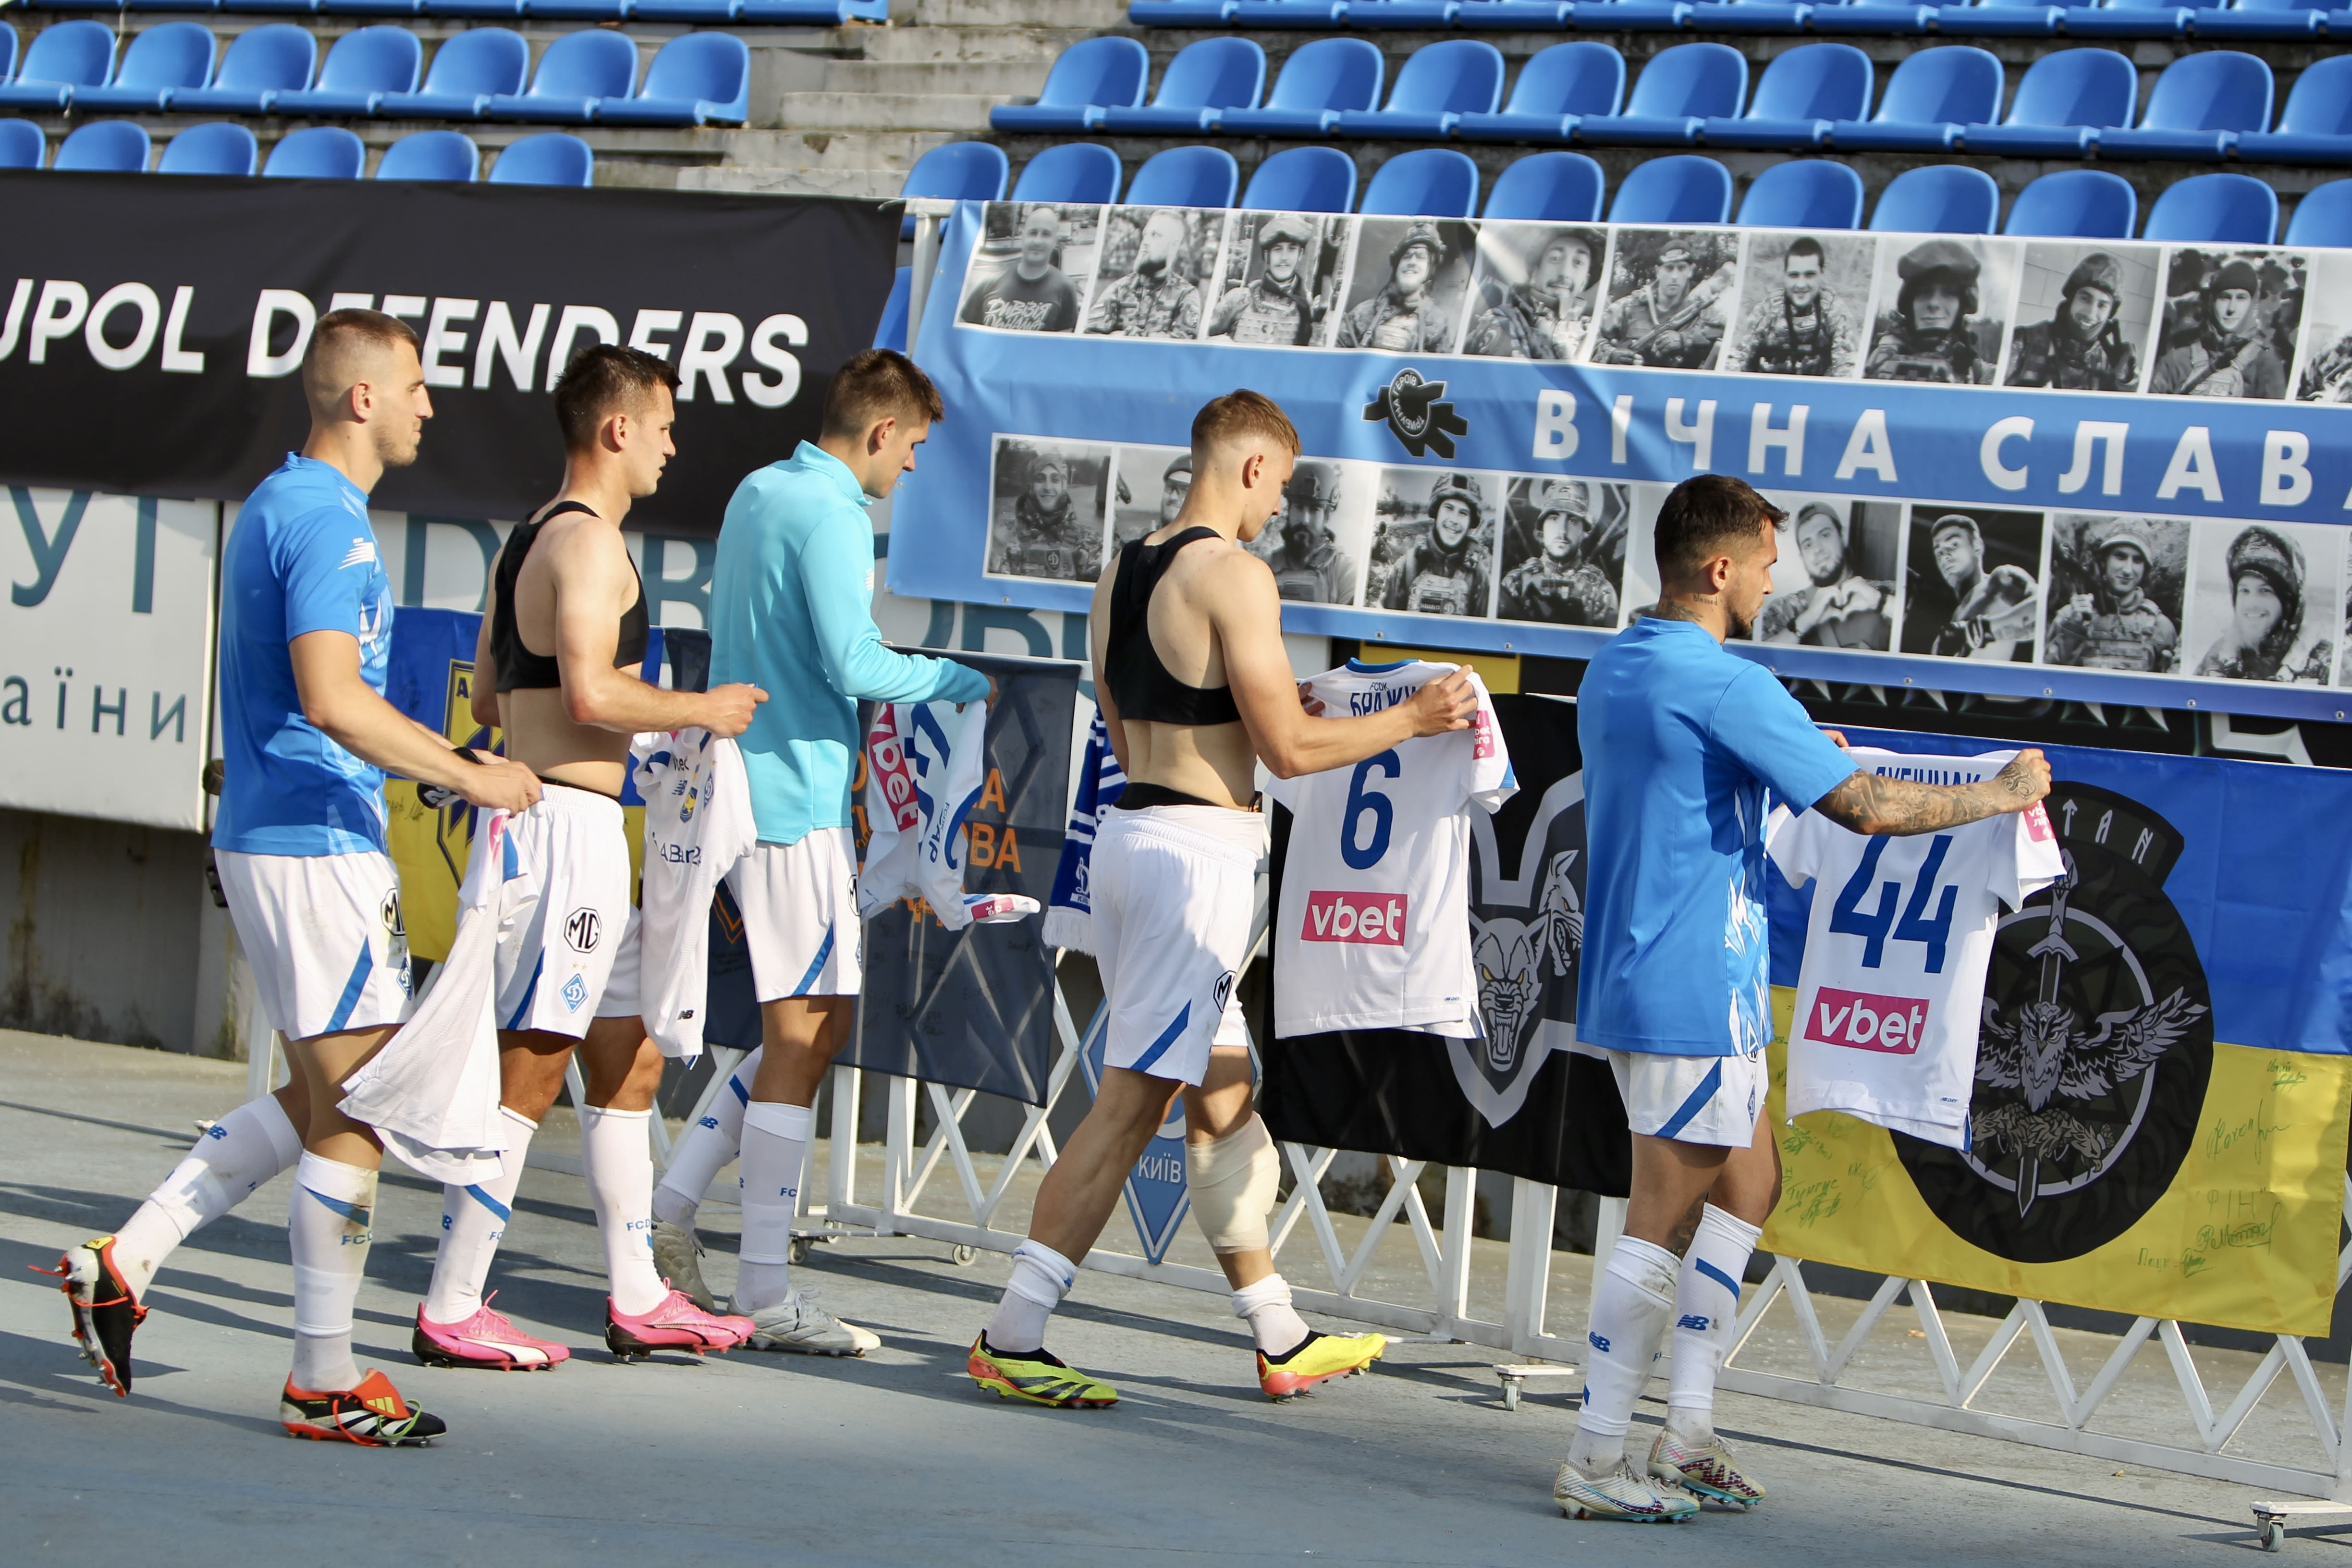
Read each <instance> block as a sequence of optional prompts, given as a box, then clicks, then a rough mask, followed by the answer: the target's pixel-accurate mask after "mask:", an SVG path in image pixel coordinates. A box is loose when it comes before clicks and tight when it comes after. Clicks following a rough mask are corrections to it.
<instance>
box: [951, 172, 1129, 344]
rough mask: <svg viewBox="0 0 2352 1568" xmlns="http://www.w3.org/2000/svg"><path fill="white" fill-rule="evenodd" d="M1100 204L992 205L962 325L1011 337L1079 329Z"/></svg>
mask: <svg viewBox="0 0 2352 1568" xmlns="http://www.w3.org/2000/svg"><path fill="white" fill-rule="evenodd" d="M1102 211H1103V209H1102V208H1100V207H1093V206H1055V205H1053V204H1052V203H1049V202H991V203H990V204H989V205H988V208H987V211H986V213H985V214H984V217H983V225H982V226H983V229H984V233H983V235H982V239H981V242H980V244H979V246H978V247H976V248H974V249H973V251H972V253H971V268H970V269H969V270H968V271H966V273H965V274H964V285H963V302H962V304H961V306H960V307H959V308H958V310H957V311H956V320H958V321H962V322H964V323H965V324H966V325H968V326H974V327H994V328H996V329H998V330H999V331H1010V332H1075V331H1077V330H1078V305H1079V301H1080V300H1083V299H1085V297H1086V292H1087V279H1088V278H1089V277H1090V276H1091V275H1092V273H1093V271H1094V264H1095V251H1096V248H1097V238H1098V236H1099V229H1100V225H1101V220H1102Z"/></svg>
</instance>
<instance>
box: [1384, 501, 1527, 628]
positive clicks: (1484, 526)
mask: <svg viewBox="0 0 2352 1568" xmlns="http://www.w3.org/2000/svg"><path fill="white" fill-rule="evenodd" d="M1381 489H1382V491H1383V494H1382V495H1381V503H1380V512H1381V525H1380V532H1379V536H1378V537H1377V538H1376V539H1375V540H1374V541H1373V544H1372V582H1371V584H1370V590H1369V591H1368V592H1367V593H1366V595H1365V604H1366V607H1368V608H1370V607H1371V606H1373V605H1377V606H1379V607H1380V608H1381V609H1384V610H1408V611H1411V612H1412V613H1414V614H1416V615H1424V616H1481V617H1483V616H1485V615H1486V609H1487V601H1488V598H1489V596H1490V590H1491V589H1492V587H1493V585H1494V581H1495V547H1494V534H1495V525H1494V521H1493V517H1492V514H1491V512H1490V510H1489V509H1488V506H1487V502H1486V489H1485V487H1484V486H1482V485H1481V484H1480V482H1479V480H1478V479H1477V478H1476V477H1475V476H1474V475H1471V474H1463V473H1444V472H1435V473H1433V472H1432V471H1431V470H1429V469H1426V468H1390V469H1387V470H1385V471H1384V472H1383V473H1382V475H1381ZM1416 497H1420V498H1421V499H1420V500H1415V498H1416Z"/></svg>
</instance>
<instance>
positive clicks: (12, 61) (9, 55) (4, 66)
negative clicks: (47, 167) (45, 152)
mask: <svg viewBox="0 0 2352 1568" xmlns="http://www.w3.org/2000/svg"><path fill="white" fill-rule="evenodd" d="M15 75H16V28H14V27H0V81H6V80H7V79H9V78H10V77H13V76H15ZM45 144H46V143H45Z"/></svg>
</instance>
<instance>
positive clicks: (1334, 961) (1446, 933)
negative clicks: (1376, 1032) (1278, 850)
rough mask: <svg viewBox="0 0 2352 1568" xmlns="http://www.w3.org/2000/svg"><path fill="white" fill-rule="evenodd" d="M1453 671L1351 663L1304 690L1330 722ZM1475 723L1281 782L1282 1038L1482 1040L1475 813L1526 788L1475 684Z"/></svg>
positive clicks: (1277, 953)
mask: <svg viewBox="0 0 2352 1568" xmlns="http://www.w3.org/2000/svg"><path fill="white" fill-rule="evenodd" d="M1455 668H1458V667H1457V666H1454V665H1451V664H1432V663H1429V662H1427V661H1425V660H1423V659H1406V660H1403V661H1402V662H1400V663H1396V664H1364V663H1361V662H1360V661H1358V660H1356V659H1349V661H1348V662H1347V663H1346V664H1345V665H1343V666H1341V667H1340V668H1338V669H1331V670H1326V671H1325V672H1324V673H1322V674H1321V675H1318V676H1317V677H1315V679H1313V680H1311V681H1309V682H1308V683H1307V689H1308V693H1309V695H1310V696H1312V697H1314V698H1316V699H1317V700H1319V701H1321V702H1322V704H1323V710H1324V712H1325V713H1326V714H1328V715H1329V716H1330V717H1333V718H1342V719H1344V718H1353V717H1358V716H1360V715H1363V714H1368V713H1378V712H1380V711H1381V710H1384V709H1389V708H1393V707H1395V706H1397V705H1398V704H1399V703H1401V702H1405V701H1409V700H1411V699H1412V694H1413V693H1414V692H1416V691H1418V690H1420V689H1422V687H1423V685H1424V684H1425V683H1427V682H1429V681H1432V680H1435V679H1438V678H1439V677H1441V676H1444V675H1449V674H1451V673H1453V671H1454V669H1455ZM1470 684H1471V687H1472V688H1473V689H1475V691H1476V693H1477V698H1478V708H1477V711H1476V712H1475V714H1474V715H1473V716H1472V719H1471V724H1470V728H1469V729H1467V730H1458V731H1451V732H1449V733H1447V734H1444V735H1423V736H1421V737H1420V738H1418V739H1416V740H1411V741H1407V742H1404V743H1402V745H1399V746H1397V747H1394V748H1393V749H1391V750H1390V751H1385V752H1381V753H1380V755H1378V756H1376V757H1367V758H1365V759H1364V760H1363V761H1362V762H1360V763H1356V764H1355V765H1354V766H1353V767H1346V768H1333V769H1330V770H1329V771H1328V772H1326V773H1307V774H1305V775H1303V776H1301V777H1298V778H1295V779H1276V781H1274V783H1273V784H1272V785H1271V786H1269V787H1270V793H1271V794H1272V795H1273V796H1274V798H1275V799H1276V800H1277V801H1279V802H1281V803H1282V804H1283V805H1286V806H1288V807H1289V808H1290V811H1291V815H1292V817H1293V819H1294V820H1293V821H1292V823H1291V828H1290V849H1289V853H1288V857H1287V858H1286V860H1285V861H1284V863H1283V873H1282V898H1281V904H1280V910H1281V912H1280V917H1279V922H1280V923H1279V924H1278V926H1277V927H1276V930H1275V932H1274V963H1275V969H1276V973H1277V974H1278V976H1279V977H1280V982H1281V983H1280V984H1277V985H1276V987H1275V993H1274V994H1275V1013H1274V1032H1275V1034H1276V1036H1278V1037H1286V1036H1291V1035H1313V1034H1320V1033H1322V1032H1324V1031H1325V1030H1328V1029H1412V1028H1419V1029H1424V1030H1426V1031H1427V1032H1429V1033H1431V1034H1438V1035H1450V1036H1454V1037H1457V1038H1463V1039H1469V1038H1475V1037H1476V1036H1477V1034H1478V1032H1479V1030H1478V981H1477V974H1476V970H1475V966H1474V964H1473V963H1472V960H1471V955H1470V954H1471V949H1470V815H1469V814H1470V809H1471V807H1472V806H1473V805H1475V806H1478V807H1481V808H1483V809H1485V810H1487V811H1493V810H1494V809H1495V808H1496V806H1499V805H1502V804H1503V803H1504V802H1505V801H1507V800H1508V799H1510V798H1511V796H1512V795H1516V794H1517V793H1518V788H1519V786H1518V781H1517V780H1516V779H1515V778H1513V777H1512V776H1511V755H1510V752H1509V751H1508V750H1507V748H1506V747H1505V746H1504V744H1503V731H1502V726H1501V725H1500V724H1498V723H1497V722H1496V719H1495V704H1494V700H1493V699H1492V698H1490V697H1488V696H1487V695H1486V683H1485V682H1483V681H1481V680H1480V679H1478V677H1477V676H1476V674H1475V673H1473V674H1472V675H1471V677H1470Z"/></svg>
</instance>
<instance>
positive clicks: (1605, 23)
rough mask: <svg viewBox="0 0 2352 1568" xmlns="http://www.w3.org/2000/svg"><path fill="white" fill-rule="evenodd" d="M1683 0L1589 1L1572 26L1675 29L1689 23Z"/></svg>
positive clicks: (1610, 29)
mask: <svg viewBox="0 0 2352 1568" xmlns="http://www.w3.org/2000/svg"><path fill="white" fill-rule="evenodd" d="M1692 10H1693V7H1692V6H1691V5H1688V4H1687V3H1686V0H1609V3H1608V4H1606V5H1601V4H1589V5H1586V6H1585V7H1584V15H1583V16H1582V18H1581V19H1580V20H1578V21H1577V22H1576V23H1575V26H1577V27H1578V28H1579V29H1580V31H1584V32H1589V33H1590V32H1599V33H1678V32H1680V31H1682V30H1683V29H1684V28H1685V27H1687V26H1690V20H1691V12H1692Z"/></svg>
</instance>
